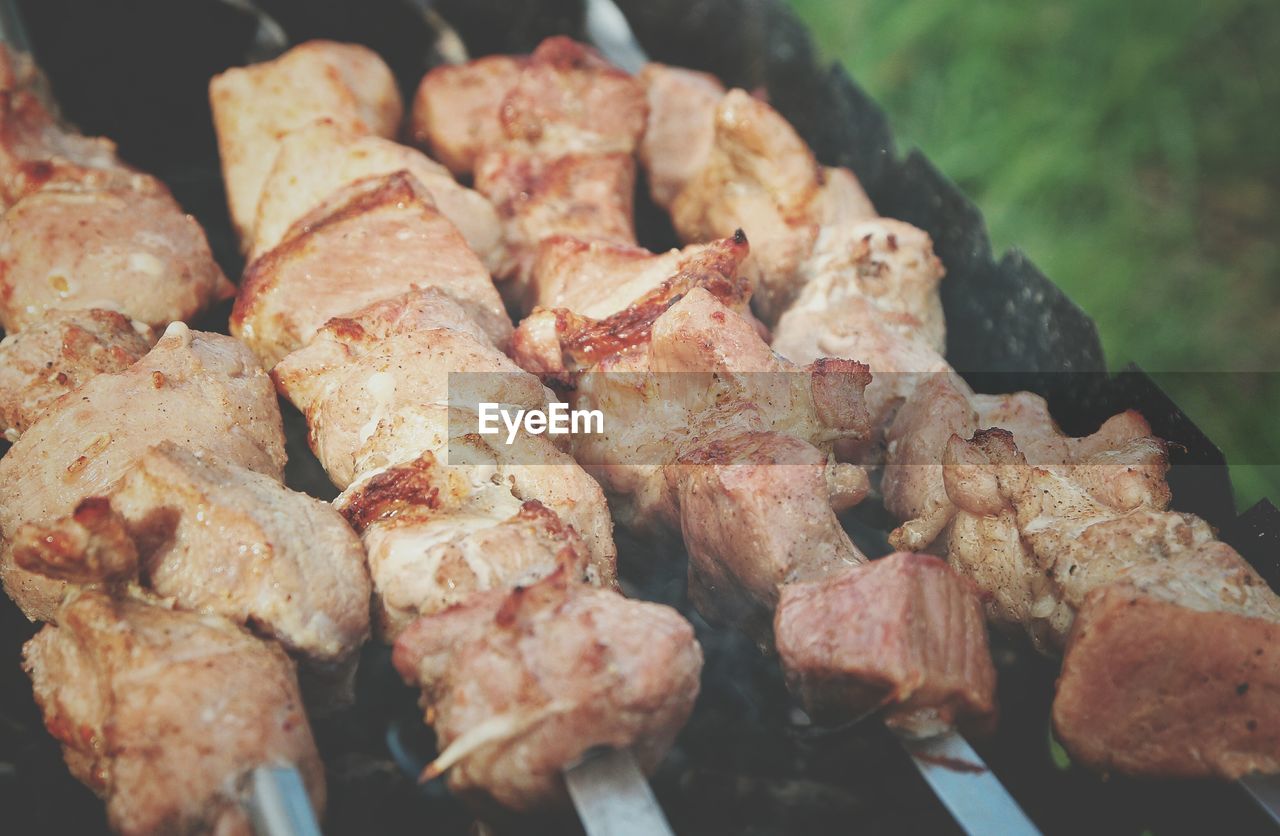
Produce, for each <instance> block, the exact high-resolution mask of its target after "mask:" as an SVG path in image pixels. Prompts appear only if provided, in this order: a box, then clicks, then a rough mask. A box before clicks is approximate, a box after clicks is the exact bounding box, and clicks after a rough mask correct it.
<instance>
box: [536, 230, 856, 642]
mask: <svg viewBox="0 0 1280 836" xmlns="http://www.w3.org/2000/svg"><path fill="white" fill-rule="evenodd" d="M720 245H721V248H722V249H721V250H720V251H716V250H714V249H711V248H709V249H708V250H706V251H704V252H703V253H702V254H701V255H700V258H698V259H690V260H689V262H690V263H697V264H698V265H699V268H698V269H692V268H690V269H685V270H682V271H681V272H680V273H678V274H677V275H676V276H674V277H673V278H672V279H670V280H668V281H667V282H664V283H663V284H662V285H660V286H659V288H658V289H657V290H655V291H651V292H650V293H649V294H647V295H646V296H644V297H642V298H641V299H640V300H638V301H637V302H636V303H635V304H633V305H631V306H630V307H628V308H627V309H625V310H624V311H622V312H620V313H618V314H615V315H613V316H610V317H608V318H606V319H604V320H601V321H599V322H596V321H592V320H589V319H587V318H585V317H579V316H575V315H572V314H570V313H569V312H567V311H558V312H545V313H544V314H542V315H539V316H536V317H531V318H530V319H529V320H526V321H525V322H524V323H522V324H521V327H520V329H518V331H517V334H516V338H515V340H514V342H513V345H514V347H515V353H516V357H517V360H519V361H520V362H522V363H524V364H526V366H527V367H529V368H536V369H538V370H539V371H541V372H544V373H546V374H548V376H550V377H555V378H558V379H561V380H566V379H567V380H568V381H570V382H571V384H572V386H571V388H572V391H573V403H574V405H575V406H576V407H577V408H579V409H600V410H601V411H602V412H604V414H605V416H606V419H605V422H604V424H605V428H604V432H602V433H592V434H589V435H580V436H577V437H575V438H574V442H575V445H574V453H575V456H576V457H577V458H578V460H579V461H580V462H582V463H583V464H584V466H586V467H587V468H588V470H590V471H591V472H592V473H593V474H594V475H596V477H597V478H598V479H599V480H600V481H601V483H602V484H603V485H604V487H605V489H606V491H608V492H609V494H610V496H611V498H612V503H611V504H612V507H613V509H614V513H615V514H616V515H617V516H618V518H619V519H620V520H622V521H623V522H624V523H625V524H626V525H627V526H628V527H630V528H632V529H635V530H638V531H657V530H662V529H672V528H677V527H678V528H680V530H682V531H683V533H684V537H685V544H686V546H687V547H688V549H689V555H690V562H689V580H690V595H691V597H692V598H693V599H694V601H695V603H697V604H698V606H699V608H700V609H702V611H703V612H704V614H706V615H708V617H711V618H713V619H716V620H722V621H727V622H731V623H734V624H737V625H739V626H741V627H743V628H744V629H746V630H748V631H749V632H750V633H751V635H752V636H753V637H755V638H756V639H757V640H758V641H760V642H761V643H762V644H768V643H769V642H770V637H771V633H772V630H771V624H772V617H773V607H774V605H775V604H776V602H777V589H778V586H779V585H780V584H781V583H784V582H786V581H790V580H795V579H797V578H800V577H813V576H816V575H817V574H821V573H822V572H825V571H832V570H835V569H836V568H839V567H840V566H844V565H850V564H852V563H856V562H858V561H860V560H861V559H862V557H861V555H860V553H859V552H858V551H857V549H856V548H855V547H854V546H853V544H852V543H851V542H850V541H849V538H848V536H847V535H846V534H845V533H844V530H843V528H842V527H841V526H840V523H839V521H838V520H837V519H836V517H835V513H834V510H833V509H836V510H838V509H843V508H847V507H849V506H850V505H853V504H855V503H856V502H858V501H859V500H861V498H862V497H863V496H864V495H865V494H866V491H867V482H866V476H865V474H864V473H863V472H862V471H861V470H860V469H859V468H857V467H854V466H852V465H837V464H835V463H833V462H830V461H829V453H830V450H831V445H832V444H833V443H834V442H835V441H836V440H837V439H839V438H842V437H846V436H857V435H859V434H861V433H863V432H865V431H866V423H865V422H866V414H865V411H863V410H862V408H861V402H860V395H861V391H862V388H863V387H864V386H865V385H866V383H867V379H868V378H867V376H866V369H865V367H864V366H860V365H858V364H856V363H851V362H849V361H838V362H826V361H819V362H818V363H815V364H813V365H812V366H809V367H803V368H802V367H798V366H795V365H793V364H791V363H788V362H787V361H785V360H783V359H781V358H780V357H778V355H776V354H774V353H773V352H772V351H771V350H770V349H769V347H768V345H767V344H766V343H765V342H764V341H763V340H762V339H761V338H760V336H759V334H758V333H757V331H756V329H755V327H754V325H753V324H752V323H751V322H750V321H749V320H748V319H746V318H744V317H743V316H741V315H740V314H738V313H736V312H735V311H733V310H732V309H731V308H730V307H727V306H726V305H725V304H722V303H721V301H720V300H719V298H717V295H719V296H720V297H722V298H724V299H727V300H729V302H730V304H741V303H743V302H745V299H746V296H745V288H744V287H743V283H742V282H741V281H740V280H739V279H737V278H736V277H735V276H734V273H735V272H736V269H735V268H736V267H737V265H738V263H740V261H741V260H742V257H743V256H744V255H745V254H746V242H745V239H741V238H739V239H732V240H731V241H727V242H720ZM708 288H709V289H710V290H711V291H714V294H713V292H709V290H708ZM637 415H643V416H644V420H642V421H641V420H635V419H634V416H637ZM779 509H785V511H782V513H785V514H786V515H787V520H788V521H787V524H785V525H781V526H779V525H778V524H777V522H778V514H779V513H780V510H779Z"/></svg>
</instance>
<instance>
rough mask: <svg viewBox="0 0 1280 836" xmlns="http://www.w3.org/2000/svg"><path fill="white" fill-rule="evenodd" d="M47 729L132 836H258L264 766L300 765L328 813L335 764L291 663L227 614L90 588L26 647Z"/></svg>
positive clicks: (116, 826) (318, 805)
mask: <svg viewBox="0 0 1280 836" xmlns="http://www.w3.org/2000/svg"><path fill="white" fill-rule="evenodd" d="M23 666H24V667H25V668H26V670H27V672H28V673H29V674H30V675H31V678H32V681H33V682H34V685H35V697H36V702H37V703H38V704H39V706H40V710H41V712H42V713H43V714H44V722H45V726H46V727H47V728H48V729H49V731H50V733H52V734H53V736H54V737H56V738H57V739H58V740H59V741H60V742H61V743H62V745H63V754H64V757H65V758H66V761H67V766H68V767H70V769H71V772H72V774H73V775H75V776H76V778H78V779H79V780H80V781H82V782H84V783H85V784H86V785H88V786H89V787H90V788H91V789H93V790H94V792H96V793H98V794H99V795H100V796H102V797H103V798H104V799H106V802H107V819H108V822H109V823H110V825H111V828H112V830H114V831H115V832H117V833H121V834H138V836H142V834H155V833H219V834H245V836H247V834H249V833H250V832H251V831H250V826H249V821H248V816H247V815H246V813H245V810H244V807H243V806H242V805H241V801H240V799H239V797H238V786H239V785H240V783H241V781H242V779H244V778H245V777H246V776H247V775H248V773H249V772H250V771H251V770H252V769H254V768H255V767H257V766H261V765H274V764H282V763H284V764H293V765H294V766H296V767H297V768H298V771H299V772H300V773H301V774H302V778H303V781H304V783H305V785H306V787H307V792H308V794H309V795H310V797H311V803H312V806H314V807H315V809H316V811H317V813H319V812H321V811H323V809H324V803H325V787H324V766H323V765H322V764H321V762H320V756H319V754H318V753H317V752H316V746H315V742H314V741H313V740H312V737H311V728H310V726H309V725H308V723H307V716H306V714H305V713H304V712H303V709H302V699H301V697H300V696H299V694H298V682H297V679H296V677H295V676H294V672H293V663H292V662H290V661H289V658H288V657H287V656H285V655H284V653H283V652H281V650H280V649H279V648H278V647H276V646H275V645H274V644H270V643H267V642H264V641H262V640H260V639H257V638H254V637H253V636H251V635H249V634H248V633H247V632H245V631H244V630H242V629H240V628H239V627H236V626H235V625H233V624H232V623H231V622H229V621H227V620H226V619H223V618H221V617H219V616H213V615H196V614H194V613H184V612H175V611H172V610H169V609H166V608H164V607H163V606H159V605H154V604H150V603H145V602H143V601H138V600H132V599H122V600H115V599H112V598H111V597H110V596H108V595H107V594H106V593H104V592H101V591H98V590H87V591H85V592H82V593H80V595H79V596H78V597H76V598H74V599H73V600H72V601H70V602H69V603H68V604H67V605H66V607H65V608H64V609H63V610H62V612H61V614H60V615H59V619H58V625H57V626H54V625H48V626H46V627H45V628H44V629H43V630H41V631H40V632H39V633H38V634H37V635H36V636H35V638H33V639H31V641H29V642H27V644H26V646H25V647H24V648H23Z"/></svg>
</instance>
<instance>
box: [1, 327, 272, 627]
mask: <svg viewBox="0 0 1280 836" xmlns="http://www.w3.org/2000/svg"><path fill="white" fill-rule="evenodd" d="M162 441H172V442H174V443H176V444H178V445H179V446H182V447H185V448H187V449H189V450H191V451H193V452H198V453H200V454H202V455H205V456H209V457H212V458H216V459H219V460H222V461H226V462H229V463H232V464H238V465H240V466H242V467H247V468H249V469H250V470H256V471H258V472H259V473H265V474H267V475H269V476H271V477H273V478H275V479H277V480H279V479H281V478H282V476H283V470H284V462H285V454H284V433H283V429H282V426H281V420H280V409H279V406H278V405H277V402H276V394H275V391H274V389H273V388H272V386H271V380H270V378H268V377H267V375H266V374H265V373H264V372H263V371H262V369H261V368H259V367H258V365H257V363H256V362H255V361H254V359H253V356H252V355H251V354H250V353H249V351H248V349H246V348H245V347H244V346H243V345H242V344H241V343H240V342H238V341H236V340H234V339H232V338H230V337H226V336H222V335H219V334H206V333H202V332H197V331H191V330H190V329H188V328H187V327H186V326H185V325H183V324H182V323H174V324H173V325H170V326H169V328H168V329H167V330H166V331H165V334H164V336H163V337H161V339H160V341H159V342H158V343H156V346H155V348H153V349H152V350H151V351H150V353H148V354H147V355H146V356H145V357H143V358H142V359H141V360H139V361H138V362H137V363H135V364H133V365H132V366H130V367H129V368H128V369H127V370H125V371H123V372H120V373H119V374H101V375H98V376H97V377H95V378H93V379H92V380H90V381H88V382H87V383H85V384H84V385H83V386H81V387H80V388H79V389H77V390H76V392H75V394H73V395H71V396H70V397H68V398H65V399H63V400H61V401H59V402H58V403H57V404H56V405H55V408H53V409H51V410H50V411H48V412H46V413H45V414H44V415H43V416H42V417H41V418H40V420H39V421H37V422H36V423H35V424H34V425H32V426H31V428H30V429H28V430H27V431H26V432H25V433H23V434H22V437H21V438H19V439H18V441H17V443H15V444H14V445H13V447H12V448H10V450H9V452H8V453H7V454H6V455H5V456H4V458H3V459H0V535H2V536H3V537H4V538H5V539H6V540H10V539H11V538H12V537H13V535H14V534H15V533H16V532H17V530H18V528H19V526H21V525H22V524H23V523H27V522H49V521H52V520H55V519H57V518H59V517H62V516H66V515H67V514H70V513H71V512H72V511H73V509H74V508H75V507H76V505H77V504H78V503H79V502H80V500H82V499H84V498H85V497H90V496H100V495H102V494H104V493H106V492H108V491H109V490H110V489H111V488H112V487H113V486H114V485H115V484H116V482H117V481H118V480H119V479H120V478H121V477H122V476H124V475H125V474H126V473H128V472H129V470H130V469H131V468H132V467H133V465H134V463H135V462H137V461H138V459H139V458H140V457H142V455H143V454H144V453H145V452H146V451H147V450H148V449H150V448H151V447H152V446H154V445H156V444H158V443H160V442H162ZM0 578H3V582H4V587H5V591H6V592H8V593H9V596H10V597H11V598H13V599H14V601H15V602H17V603H18V605H19V606H20V607H21V608H22V610H23V612H25V613H26V614H27V616H28V617H29V618H32V619H40V620H48V619H50V618H52V617H53V615H54V613H55V611H56V610H57V606H58V603H59V602H60V601H61V600H62V593H63V583H62V582H60V581H54V580H52V579H50V578H45V577H42V576H38V575H33V574H31V573H29V572H25V571H23V570H22V569H19V568H17V567H16V566H14V565H13V561H12V555H11V554H5V555H3V557H2V558H0Z"/></svg>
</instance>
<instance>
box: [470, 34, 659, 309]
mask: <svg viewBox="0 0 1280 836" xmlns="http://www.w3.org/2000/svg"><path fill="white" fill-rule="evenodd" d="M647 111H648V105H647V103H646V101H645V95H644V87H643V85H641V83H640V82H639V81H637V80H636V79H635V78H633V77H631V76H630V75H628V74H627V73H624V72H622V71H621V70H619V69H617V68H616V67H613V66H611V65H610V64H609V63H608V62H606V61H605V60H604V59H603V58H601V57H600V56H599V55H598V54H597V53H596V52H595V51H594V50H592V49H590V48H588V47H585V46H583V45H582V44H579V43H576V42H574V41H572V40H570V39H568V38H562V37H555V38H548V39H547V40H545V41H543V42H542V44H540V45H539V46H538V48H537V49H536V50H534V52H533V54H532V55H531V56H530V58H529V60H528V61H527V62H526V63H524V64H523V65H522V66H521V67H520V71H519V73H517V74H516V77H515V80H514V83H513V84H512V86H511V88H510V90H509V91H508V92H507V94H506V96H505V97H504V98H503V100H502V103H501V106H500V108H499V115H498V121H499V124H500V127H501V131H502V133H501V138H500V141H499V142H497V143H495V144H494V145H493V146H492V147H490V148H486V149H483V152H482V153H481V154H480V155H479V156H478V157H477V158H476V161H475V183H476V189H477V190H479V191H480V192H481V193H483V194H484V195H485V196H487V197H488V198H489V199H490V200H491V201H493V204H494V206H495V207H496V208H497V210H498V214H499V216H500V217H501V218H502V221H503V228H504V234H505V239H506V246H507V253H506V257H505V259H504V261H503V263H502V264H501V265H500V266H499V267H498V268H497V269H496V270H495V271H494V273H495V276H496V277H497V278H499V279H514V282H512V283H511V284H510V285H508V286H505V287H504V293H506V294H507V297H508V298H509V299H510V300H511V301H512V302H513V303H514V304H516V305H518V306H521V307H523V308H524V309H526V310H528V309H529V308H530V307H531V306H532V299H531V296H530V291H529V288H528V284H529V281H530V275H529V274H530V271H531V270H532V268H533V264H534V262H535V261H536V259H537V253H538V247H539V245H540V244H541V242H542V241H543V240H544V239H546V238H549V237H551V236H553V235H570V236H574V237H577V238H581V239H583V240H600V241H607V242H610V243H615V244H624V245H625V244H634V243H635V229H634V222H633V211H632V198H633V192H634V188H635V159H634V153H635V149H636V146H637V145H638V143H639V141H640V136H641V134H642V133H643V131H644V122H645V116H646V114H647Z"/></svg>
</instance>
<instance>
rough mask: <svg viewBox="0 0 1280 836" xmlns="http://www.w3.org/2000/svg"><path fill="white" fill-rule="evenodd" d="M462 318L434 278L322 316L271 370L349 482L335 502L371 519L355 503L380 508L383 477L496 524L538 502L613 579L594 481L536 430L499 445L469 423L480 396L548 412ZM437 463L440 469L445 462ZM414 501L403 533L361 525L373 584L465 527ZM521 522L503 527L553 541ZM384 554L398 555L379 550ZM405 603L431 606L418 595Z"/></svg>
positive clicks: (333, 470) (535, 388)
mask: <svg viewBox="0 0 1280 836" xmlns="http://www.w3.org/2000/svg"><path fill="white" fill-rule="evenodd" d="M463 321H465V313H464V312H463V311H462V310H461V309H460V308H459V307H458V306H457V305H456V304H454V303H452V302H451V301H450V300H449V299H448V298H446V297H444V296H443V295H441V294H439V293H438V292H437V291H434V290H432V289H422V290H415V291H412V292H411V293H408V294H405V295H404V296H402V297H398V298H395V299H390V300H387V301H385V302H381V303H378V304H376V305H373V306H371V307H370V308H368V309H366V310H365V311H362V312H359V313H357V314H356V315H354V316H352V317H351V318H350V319H336V320H333V321H331V322H330V323H329V325H328V326H326V327H325V329H323V330H322V331H321V332H320V334H319V335H318V336H317V337H316V339H315V340H313V341H312V342H311V344H310V345H308V346H307V347H306V348H304V349H302V350H300V351H297V352H295V353H294V354H292V355H290V356H289V357H287V358H286V359H285V360H284V361H283V362H281V363H280V364H279V365H278V366H277V367H276V369H275V372H274V374H275V377H276V381H277V384H278V385H279V387H280V389H281V391H282V392H284V394H285V396H286V397H288V398H289V399H290V400H291V401H292V402H293V403H294V404H295V405H296V406H297V407H298V408H299V409H301V410H302V411H303V412H304V413H305V415H306V416H307V423H308V426H309V427H310V430H311V433H310V438H311V444H312V449H313V450H315V451H316V455H317V456H318V457H319V458H320V461H321V463H322V464H324V466H325V469H326V471H327V472H328V473H329V475H330V478H332V479H333V480H334V482H335V484H337V485H338V486H339V487H342V488H348V487H349V486H351V487H350V489H349V490H348V491H347V493H346V494H344V496H343V498H342V499H341V500H340V505H341V506H342V507H344V509H346V510H347V512H348V514H354V516H353V517H352V519H353V520H360V519H370V520H371V519H373V517H371V516H370V515H369V513H368V512H366V511H360V510H359V508H360V507H361V506H364V505H370V504H372V506H373V507H380V502H381V500H380V499H379V498H378V497H379V495H385V493H386V491H387V490H388V488H389V487H390V488H395V489H397V490H398V489H406V490H408V489H409V488H412V490H411V491H410V494H411V496H414V497H417V498H415V499H414V501H413V502H411V503H407V506H406V507H408V506H413V505H424V506H430V505H431V504H432V503H437V502H441V501H443V499H444V498H446V497H450V496H454V497H455V500H456V502H455V504H456V505H458V506H463V505H466V506H468V508H469V509H470V510H469V511H468V513H473V516H474V519H473V520H472V523H473V525H474V526H478V527H479V528H483V527H484V526H501V525H503V524H505V523H504V521H507V520H510V518H511V517H513V516H515V515H517V514H518V512H519V509H520V507H521V504H522V503H525V502H527V501H529V500H536V501H538V502H540V503H541V504H542V505H544V506H546V507H547V508H548V509H550V510H551V511H552V512H554V513H555V515H556V516H558V517H559V519H560V520H562V521H563V522H564V523H566V524H568V525H570V526H572V527H573V528H574V529H575V530H576V532H577V535H580V536H581V538H582V540H583V541H584V542H585V544H586V548H587V553H588V555H589V556H590V563H591V566H592V571H593V572H594V575H595V577H596V578H598V579H599V581H600V582H601V583H606V584H611V583H613V579H614V575H615V570H614V561H615V555H616V551H615V549H614V545H613V534H612V523H611V521H610V518H609V512H608V508H607V507H606V505H605V501H604V495H603V493H602V492H601V490H600V486H599V485H598V484H596V482H595V481H594V480H593V479H591V477H590V476H588V475H587V474H586V473H584V472H583V471H582V470H581V468H579V467H578V466H577V465H576V464H575V463H574V462H573V459H572V458H571V457H570V456H569V455H568V454H566V453H564V452H563V451H561V450H559V449H558V448H557V447H556V446H555V445H554V444H552V443H551V441H549V440H548V438H547V437H545V436H531V435H528V434H526V433H523V432H521V433H519V434H518V435H517V436H516V439H515V441H514V443H512V444H510V445H508V444H506V443H503V441H505V439H502V440H497V441H494V442H493V443H489V442H487V441H486V440H485V438H484V436H481V435H479V434H478V433H477V430H478V420H477V417H476V414H475V408H476V407H475V405H476V404H478V403H479V402H485V401H487V402H493V403H502V404H507V405H508V408H512V407H519V408H524V409H545V408H546V406H547V403H548V402H549V401H550V400H551V393H550V392H548V391H547V390H546V389H545V387H543V386H542V384H541V383H540V382H539V381H538V379H537V378H536V377H533V376H532V375H530V374H528V373H526V372H523V371H521V370H520V368H519V367H518V366H516V365H515V364H514V363H512V362H511V361H510V360H509V359H508V358H507V357H506V355H504V354H502V353H501V352H500V351H498V350H497V348H495V347H494V345H493V344H492V343H490V342H487V341H486V340H485V338H484V335H483V333H482V332H480V331H479V330H478V329H476V328H475V326H474V325H471V326H469V328H468V327H461V326H459V325H458V323H459V322H463ZM452 373H465V374H453V376H454V377H455V378H456V379H455V381H454V383H453V384H452V386H451V384H450V382H449V380H450V376H451V374H452ZM450 404H452V405H453V406H452V409H451V408H450ZM437 461H442V462H448V464H449V466H448V467H447V468H443V469H440V468H438V467H437V466H436V465H435V462H437ZM442 472H443V473H448V474H452V475H448V476H447V477H446V476H445V475H442ZM453 479H459V480H462V481H461V482H460V483H453V482H451V480H453ZM467 485H470V487H466V486H467ZM415 486H416V487H415ZM419 498H420V499H419ZM447 504H448V503H446V505H447ZM420 510H421V521H422V524H421V525H419V526H415V527H414V530H412V531H410V530H409V528H408V527H407V526H402V525H399V523H396V524H394V525H392V524H388V525H385V526H380V527H377V528H378V530H374V528H375V527H370V528H366V523H365V522H358V523H357V527H360V528H366V530H365V541H366V546H367V548H368V550H369V552H370V564H371V566H372V567H373V573H374V585H375V587H380V586H381V582H380V580H379V567H380V566H383V565H384V564H385V565H386V566H387V567H388V571H391V570H396V571H399V570H398V568H397V567H399V566H400V565H402V563H403V561H410V560H411V561H414V562H415V563H416V564H417V565H422V561H424V560H426V561H433V560H435V557H434V556H433V553H432V552H431V551H430V550H429V549H428V548H427V546H428V545H430V544H431V543H432V542H434V540H433V539H432V538H439V537H444V538H445V541H446V542H447V541H449V540H450V539H451V538H453V537H454V535H456V534H458V533H459V532H460V531H462V530H464V529H465V526H463V527H461V528H454V529H452V530H451V529H450V528H449V526H450V525H451V523H450V522H449V519H451V518H449V517H446V516H445V515H443V514H436V513H429V512H431V511H432V510H433V509H432V508H430V507H423V508H422V509H420ZM415 513H418V512H415ZM373 516H374V517H378V518H379V519H381V516H382V515H381V512H379V513H378V514H375V515H373ZM458 519H459V521H460V520H461V517H459V518H458ZM485 520H487V522H484V525H483V526H482V525H481V522H482V521H485ZM534 522H536V520H535V521H534ZM527 523H528V521H522V522H521V523H520V524H519V525H518V526H514V527H512V526H508V527H507V532H508V534H513V535H514V534H517V533H518V532H517V529H520V530H521V531H530V530H533V531H534V533H535V534H538V536H537V537H536V538H535V539H537V540H538V541H539V542H548V541H547V540H546V538H545V537H543V536H542V535H541V534H540V533H538V532H537V531H536V530H535V529H536V526H533V527H531V526H530V525H529V524H527ZM459 524H460V523H459ZM479 528H477V529H476V530H477V531H478V530H479ZM393 535H394V536H393ZM419 535H421V536H419ZM474 536H484V537H488V536H490V534H489V533H486V534H483V535H479V534H477V535H474ZM495 536H496V535H495ZM520 536H523V535H520ZM553 539H555V538H553ZM433 548H434V547H433ZM539 548H542V546H539ZM556 548H557V549H558V548H559V546H557V547H556ZM448 550H449V549H445V551H448ZM392 552H396V553H397V554H399V555H400V556H399V557H396V558H395V559H394V560H388V561H383V555H384V554H391V553H392ZM442 553H443V552H440V551H439V550H437V551H436V552H435V553H434V554H437V555H438V554H442ZM519 571H523V570H519ZM444 581H448V578H447V577H446V578H444ZM429 582H430V581H429V579H426V578H423V579H419V580H416V581H415V583H419V584H428V583H429ZM494 582H495V583H497V582H498V581H496V580H495V581H494ZM378 594H379V595H380V596H381V597H382V598H383V599H384V601H385V599H386V598H387V595H388V594H389V593H388V592H387V591H386V590H383V589H379V591H378ZM439 594H444V593H439ZM403 597H404V596H397V598H396V600H399V598H403ZM409 603H412V604H413V605H414V606H415V607H419V606H426V605H427V601H426V600H423V601H420V602H412V601H411V602H409Z"/></svg>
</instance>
